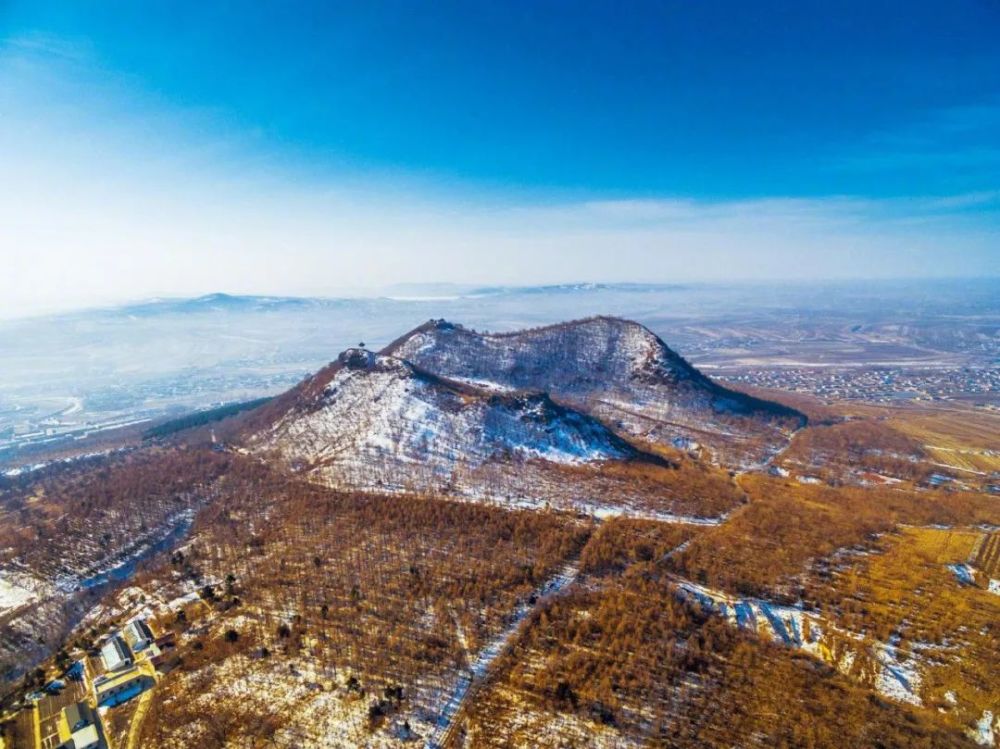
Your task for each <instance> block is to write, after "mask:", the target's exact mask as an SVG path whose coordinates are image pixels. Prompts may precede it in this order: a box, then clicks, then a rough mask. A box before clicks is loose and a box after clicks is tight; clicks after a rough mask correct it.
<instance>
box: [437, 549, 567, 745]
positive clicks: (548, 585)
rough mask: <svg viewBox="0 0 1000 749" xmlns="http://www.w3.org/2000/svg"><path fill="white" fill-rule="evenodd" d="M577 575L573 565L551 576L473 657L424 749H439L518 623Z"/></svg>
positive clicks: (510, 642) (514, 636)
mask: <svg viewBox="0 0 1000 749" xmlns="http://www.w3.org/2000/svg"><path fill="white" fill-rule="evenodd" d="M579 573H580V569H579V565H578V564H577V563H576V562H572V563H570V564H567V565H565V566H564V567H563V568H562V569H560V570H559V572H558V573H557V574H556V575H555V576H553V577H552V578H550V579H549V580H547V581H546V582H545V583H544V584H543V585H542V586H541V587H539V588H538V589H537V590H536V591H535V595H536V598H535V602H534V603H528V602H525V603H523V604H521V605H520V606H519V607H518V608H517V609H516V610H515V612H514V617H513V618H512V619H511V622H510V624H508V625H507V627H506V628H505V629H504V630H503V631H501V632H500V633H499V634H497V635H496V637H494V638H493V639H492V640H490V641H489V643H487V644H486V646H485V647H483V648H482V649H481V650H480V651H479V653H477V654H476V658H475V660H473V661H472V663H471V664H470V666H469V669H468V671H467V672H466V673H463V674H462V675H460V676H459V677H458V681H457V682H456V684H455V686H454V687H453V688H452V690H451V692H450V693H449V694H448V697H447V699H446V700H445V702H444V705H443V706H442V707H441V710H440V711H439V713H438V718H437V722H436V725H435V728H434V731H433V732H432V733H431V735H430V736H429V737H428V739H427V741H426V742H425V744H424V749H441V747H442V746H443V745H444V744H443V742H444V740H445V738H446V737H447V735H448V731H449V729H450V728H451V726H452V724H453V722H454V720H455V717H456V716H457V715H458V714H459V713H460V712H461V711H462V708H463V707H464V706H465V704H466V702H467V700H468V698H469V697H470V696H471V695H472V694H473V692H474V687H477V686H479V685H480V684H481V683H483V681H484V680H485V677H486V675H487V674H488V673H489V670H490V667H491V666H492V665H493V663H494V662H495V661H496V660H497V658H499V657H500V656H501V655H502V654H503V653H504V652H506V651H507V649H508V648H509V647H510V646H511V645H513V644H514V641H515V640H516V639H517V636H518V633H519V632H520V628H521V623H522V622H523V621H524V620H525V619H526V618H527V617H528V615H529V614H530V613H531V612H532V611H533V610H534V609H536V608H537V607H538V606H541V605H542V603H543V599H544V598H545V597H548V596H552V595H556V594H558V593H559V592H561V591H563V590H565V589H566V588H568V587H569V586H570V584H572V582H573V581H574V580H576V578H577V575H579Z"/></svg>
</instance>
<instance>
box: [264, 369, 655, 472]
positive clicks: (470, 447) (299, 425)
mask: <svg viewBox="0 0 1000 749" xmlns="http://www.w3.org/2000/svg"><path fill="white" fill-rule="evenodd" d="M292 392H293V394H294V396H295V397H294V398H292V399H287V400H286V402H285V403H284V404H283V406H282V408H284V409H285V410H284V413H283V414H282V415H281V416H280V417H279V418H278V419H277V421H276V422H275V423H273V425H272V426H270V427H269V428H266V429H264V430H263V431H261V432H260V433H259V434H258V435H257V436H256V438H255V439H254V441H253V442H254V444H255V445H256V447H257V448H258V449H269V450H274V451H276V452H277V453H278V454H279V455H280V456H281V457H282V458H283V459H284V460H285V461H287V462H288V463H290V464H292V465H295V466H297V467H298V468H299V469H300V470H307V471H311V472H314V473H315V474H316V475H318V476H320V477H322V478H324V479H325V480H326V481H327V482H328V483H331V484H335V485H339V486H348V487H358V488H385V489H400V488H406V487H412V488H415V489H421V488H427V487H432V486H433V487H440V486H441V485H443V484H445V483H448V482H449V481H452V480H453V476H452V474H453V473H454V472H455V471H456V470H457V469H462V470H463V471H471V470H475V469H477V468H479V467H481V466H482V465H483V464H484V463H486V462H488V461H502V462H511V461H513V462H517V461H522V462H523V461H524V460H530V459H541V460H543V461H547V462H550V463H555V464H574V465H578V464H583V463H595V462H601V461H608V460H628V459H633V458H637V457H640V453H639V452H638V451H636V450H635V449H634V448H633V447H632V446H630V445H629V444H628V443H627V442H625V441H624V440H622V439H621V438H619V437H618V436H617V435H615V434H614V433H613V432H611V431H610V430H609V429H607V428H606V427H605V426H603V425H602V424H601V423H600V422H598V421H597V420H595V419H593V418H591V417H589V416H586V415H584V414H581V413H579V412H577V411H574V410H573V409H570V408H567V407H565V406H561V405H558V404H556V403H554V402H553V401H552V400H551V399H550V398H549V397H548V396H547V395H545V394H544V393H524V392H519V393H505V392H496V391H495V389H494V390H490V389H482V388H476V387H472V386H469V385H463V384H460V383H456V382H450V381H448V380H447V379H444V378H441V377H438V376H435V375H433V374H430V373H428V372H425V371H422V370H421V369H419V368H418V367H415V366H414V365H412V364H410V363H409V362H407V361H404V360H403V359H400V358H397V357H393V356H386V355H376V354H374V353H372V352H370V351H366V350H364V349H348V350H347V351H345V352H344V353H343V354H341V356H340V358H339V360H338V362H337V363H336V364H334V365H332V366H331V367H328V368H327V369H326V370H324V371H323V372H321V373H320V374H319V375H317V376H316V377H314V378H313V379H312V380H309V381H306V382H305V383H303V385H302V386H300V388H298V389H297V390H296V391H292Z"/></svg>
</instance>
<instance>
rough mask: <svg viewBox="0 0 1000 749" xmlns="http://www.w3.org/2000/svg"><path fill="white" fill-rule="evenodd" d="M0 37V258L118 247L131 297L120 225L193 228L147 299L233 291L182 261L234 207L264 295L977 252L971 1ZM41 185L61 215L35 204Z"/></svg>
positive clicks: (153, 243) (37, 20)
mask: <svg viewBox="0 0 1000 749" xmlns="http://www.w3.org/2000/svg"><path fill="white" fill-rule="evenodd" d="M0 40H2V41H0V44H2V47H0V106H2V107H3V110H4V113H5V114H7V117H5V118H4V119H5V120H6V124H5V125H0V128H5V130H0V148H5V149H6V151H7V157H10V158H11V159H13V160H15V161H16V162H17V163H18V164H19V165H20V169H19V170H18V172H17V174H18V176H19V178H20V180H23V181H27V182H28V183H29V184H28V185H27V186H26V187H27V189H24V188H25V185H23V183H22V184H21V185H19V187H18V188H17V190H16V193H17V195H13V196H11V197H19V200H21V201H22V202H23V203H24V205H23V206H20V207H19V208H18V215H19V216H20V217H21V221H20V223H21V230H22V233H20V234H18V236H17V242H18V244H17V245H16V246H12V245H10V244H8V245H5V246H0V251H3V252H13V251H15V250H17V249H19V248H21V249H23V248H25V247H27V246H32V247H37V246H40V245H44V246H46V247H49V246H50V245H51V246H52V249H51V251H50V250H46V252H50V254H51V255H52V257H54V258H58V257H74V258H88V257H91V256H92V257H94V258H97V259H98V260H99V261H100V262H101V263H103V264H105V265H108V266H109V269H110V270H112V271H113V272H115V273H117V272H118V270H119V269H118V266H119V265H121V264H124V265H125V266H127V268H126V270H127V271H128V272H127V273H125V275H123V276H122V283H123V284H131V285H135V286H136V288H137V290H139V291H146V290H148V291H156V290H160V291H162V292H168V291H170V290H172V289H173V288H174V287H175V286H177V285H178V279H180V278H181V275H178V276H177V277H176V278H175V277H174V276H169V274H168V276H169V277H168V278H167V279H166V281H169V284H168V285H169V286H170V288H163V289H159V287H157V286H156V284H154V283H144V284H137V281H136V279H137V278H138V277H139V276H140V275H141V271H142V268H141V267H138V266H139V265H142V264H141V263H139V264H136V262H135V261H134V260H131V259H124V260H123V259H122V257H121V256H120V253H121V252H125V249H124V247H125V245H127V246H128V247H130V248H132V249H131V250H130V251H131V252H133V253H135V252H139V253H147V254H148V255H149V258H150V260H151V266H150V267H151V268H153V269H154V273H153V275H155V269H156V268H159V267H160V266H161V265H163V264H164V263H166V262H167V261H166V260H164V259H163V256H164V254H169V253H170V251H171V248H172V251H174V252H176V251H177V248H178V247H179V246H180V245H183V246H184V248H186V250H185V251H190V247H191V244H192V243H199V242H200V243H201V252H202V253H203V254H204V256H205V257H208V258H209V259H210V261H209V262H206V263H205V265H206V268H207V270H206V271H205V272H204V273H202V275H200V276H199V277H198V278H197V279H196V280H197V283H195V282H192V283H189V284H186V285H185V284H180V286H183V288H180V287H178V288H177V291H179V292H185V291H188V290H190V291H200V290H204V289H207V288H209V287H213V288H218V287H223V286H225V287H226V288H229V289H230V290H255V291H260V290H263V285H265V284H264V281H266V280H267V279H266V278H264V277H260V278H258V277H256V276H255V275H254V274H253V273H247V274H244V275H240V274H235V275H230V277H229V279H228V280H230V281H231V282H232V283H231V284H230V285H229V286H226V284H225V283H223V282H224V281H226V280H227V279H226V277H225V276H223V275H222V274H221V273H220V272H219V271H218V270H213V268H215V264H216V263H213V262H212V261H211V259H213V258H214V259H215V260H217V261H218V263H217V265H218V266H219V268H220V269H221V268H222V267H223V266H228V267H230V268H231V265H232V260H233V258H234V257H235V255H234V253H235V252H236V249H235V248H234V246H232V243H233V242H234V232H237V233H238V232H239V231H240V228H239V227H241V226H242V227H245V226H246V225H247V224H253V223H254V222H259V223H260V226H259V227H258V228H259V231H258V232H257V233H256V234H255V236H254V237H252V238H249V237H248V238H247V242H249V243H250V244H252V245H253V246H252V247H251V248H250V250H249V256H248V260H250V261H252V262H258V263H259V262H267V261H268V260H269V259H270V260H275V259H277V258H279V257H288V253H292V255H293V256H296V257H298V255H296V253H300V254H301V264H302V265H303V266H304V267H305V268H307V269H308V271H307V276H308V277H303V278H299V277H296V276H295V275H294V274H291V273H288V274H280V273H279V274H278V275H277V276H273V275H272V276H271V279H270V280H271V281H272V282H273V283H274V285H275V286H276V288H275V289H274V290H275V291H299V290H301V291H317V290H322V288H323V287H326V286H328V287H330V288H333V287H336V286H341V285H378V283H379V282H381V281H383V280H384V281H386V282H397V281H403V280H426V281H429V280H435V279H438V278H440V279H443V280H471V281H485V280H498V281H504V282H517V281H523V282H526V283H531V282H535V281H552V280H577V279H578V278H586V279H591V278H602V277H608V276H621V275H632V276H634V277H635V278H636V280H642V279H641V277H642V276H652V279H651V280H670V279H671V278H673V277H677V276H682V275H685V274H688V275H692V276H696V277H705V278H714V277H722V276H725V275H726V273H725V272H723V271H725V270H726V267H728V269H729V270H730V271H731V274H732V275H743V274H750V275H753V274H751V273H750V271H751V270H752V269H753V268H755V267H756V268H764V269H766V270H767V272H768V274H770V275H781V274H782V271H784V275H789V276H813V275H815V276H844V275H893V269H894V268H895V269H897V270H898V274H899V275H911V274H912V275H934V274H936V273H940V274H947V275H961V274H966V275H983V274H987V273H996V272H997V270H998V269H1000V249H997V247H998V243H1000V236H998V231H1000V176H998V175H1000V51H998V50H1000V42H998V40H1000V3H998V2H996V0H959V1H958V2H949V3H947V4H942V3H939V2H933V3H932V2H920V1H916V2H913V1H910V2H873V1H872V0H868V1H867V2H837V3H830V2H809V1H806V2H802V1H800V2H794V3H792V2H781V3H774V2H753V3H748V2H707V1H706V2H658V3H642V2H630V3H612V2H602V3H596V2H569V1H566V2H462V3H458V2H454V3H449V2H434V3H418V2H394V3H389V2H355V3H316V4H315V5H310V4H296V3H278V2H275V3H212V2H207V3H206V2H192V3H185V2H171V3H141V2H134V3H130V4H125V3H115V2H66V3H47V2H39V1H38V0H32V1H27V2H16V1H15V2H13V3H11V2H6V3H5V2H4V0H0ZM8 189H12V188H9V187H8ZM53 193H54V194H56V195H62V196H63V197H64V198H65V199H66V200H67V201H68V202H69V203H70V204H71V205H72V206H73V207H74V209H75V210H79V211H80V212H81V213H83V214H85V215H86V220H85V221H83V223H82V224H81V220H82V219H78V220H70V219H67V218H66V215H65V214H66V211H60V210H57V209H56V206H54V205H51V204H50V205H49V210H51V212H52V215H51V216H46V214H45V203H46V201H45V200H43V199H42V196H44V195H50V196H51V195H52V194H53ZM31 196H34V197H31ZM320 196H324V197H320ZM324 201H328V202H324ZM157 205H159V206H160V207H161V209H162V210H158V209H157V208H155V207H154V206H157ZM213 205H215V206H217V208H218V213H217V215H215V216H213V215H212V214H211V212H210V211H209V210H208V208H209V207H211V206H213ZM99 210H106V211H107V212H108V213H109V214H111V215H112V216H113V218H114V220H112V219H111V218H107V219H102V220H100V221H96V220H95V219H94V218H93V213H94V211H99ZM69 213H70V214H72V213H73V210H69ZM157 213H159V214H160V219H161V220H162V221H163V222H164V227H163V230H162V231H159V232H153V231H152V227H154V226H156V224H155V221H154V219H155V215H153V214H157ZM271 214H273V215H271ZM241 215H242V218H241ZM29 216H30V217H31V218H28V217H29ZM282 216H284V219H283V218H282ZM324 216H325V217H326V218H327V223H324V221H323V217H324ZM289 217H295V218H296V219H297V220H296V221H291V220H290V219H289ZM283 220H284V221H286V222H287V223H285V224H282V221H283ZM151 221H153V223H151ZM185 221H187V222H189V224H190V226H191V227H193V228H192V229H191V231H190V234H183V233H182V234H180V235H178V236H173V237H168V238H167V239H163V235H164V234H167V235H169V234H170V233H171V232H174V231H176V230H177V226H178V225H179V224H182V223H184V222H185ZM33 222H34V223H40V224H44V225H45V226H44V230H42V229H39V228H38V227H34V226H33ZM67 224H68V226H64V225H67ZM143 227H146V230H147V231H149V232H150V235H149V236H145V235H144V234H143ZM244 230H246V229H245V228H244ZM154 234H158V235H159V238H158V237H157V236H154ZM262 235H263V236H264V239H262V238H261V236H262ZM123 236H124V237H127V238H128V242H124V241H123ZM85 237H91V238H92V239H93V241H90V240H87V239H85ZM199 237H200V238H201V239H200V240H199ZM824 237H827V238H828V240H829V241H828V242H827V243H825V244H824V242H823V238H824ZM251 239H252V241H250V240H251ZM227 242H229V243H230V244H227ZM247 242H245V243H244V246H246V244H247ZM60 243H62V245H63V250H62V252H63V253H64V254H62V255H61V254H60V252H57V251H56V248H55V245H59V244H60ZM171 243H172V244H171ZM518 243H520V244H518ZM110 245H114V246H119V247H120V248H121V249H120V250H119V251H117V252H118V253H119V254H115V252H116V251H114V250H111V249H109V246H110ZM306 245H310V246H311V249H310V248H307V247H306ZM741 245H745V246H741ZM516 246H522V247H525V246H526V247H529V248H530V249H529V250H525V251H523V252H521V254H519V251H518V250H517V249H516ZM139 248H141V249H139ZM442 248H443V249H442ZM463 248H464V252H463ZM768 248H773V253H772V254H773V259H772V258H771V255H768V254H767V253H769V252H770V250H769V249H768ZM618 250H623V251H624V256H623V257H624V259H627V260H628V262H629V263H631V264H633V269H632V272H631V274H626V273H624V272H623V269H622V268H620V267H619V265H618V264H609V262H608V261H607V260H606V258H607V256H608V254H609V253H612V252H617V251H618ZM479 251H481V252H482V253H492V254H496V253H498V252H506V253H509V254H510V257H511V263H510V264H509V266H508V267H499V266H495V265H492V264H490V263H487V264H486V266H485V267H479V265H478V264H476V263H475V262H473V261H472V260H466V261H463V258H467V257H468V256H469V255H474V254H476V252H479ZM310 252H311V253H312V254H309V253H310ZM88 253H89V254H88ZM102 253H103V254H102ZM282 253H284V254H282ZM358 253H362V254H365V253H367V254H368V255H369V257H370V259H372V263H373V264H372V265H371V266H364V265H363V264H359V262H358V260H357V258H356V257H354V256H356V255H357V254H358ZM347 254H350V255H351V256H352V257H347V256H346V255H347ZM318 255H321V256H322V258H324V259H323V260H320V259H318V257H317V256H318ZM540 255H545V256H552V257H553V258H555V260H553V261H552V262H551V264H549V263H547V262H542V261H541V260H540ZM415 256H422V259H421V260H420V261H419V262H417V261H414V260H413V257H415ZM839 256H843V257H844V260H842V261H837V260H836V258H837V257H839ZM602 257H603V258H605V259H604V260H602ZM706 257H709V258H711V262H710V263H707V264H703V263H700V262H699V258H702V260H704V258H706ZM796 258H798V259H800V260H801V266H802V267H801V268H799V269H797V270H795V272H792V270H791V269H790V268H789V261H790V259H796ZM859 259H862V260H866V261H867V262H868V263H870V267H869V266H868V265H865V263H862V264H861V265H859V264H858V262H859ZM644 260H645V261H647V262H643V261H644ZM462 262H467V263H468V267H457V264H461V263H462ZM376 266H377V267H376ZM25 272H27V270H26V271H25ZM323 274H329V276H330V278H329V282H328V283H321V282H320V279H319V276H322V275H323ZM161 278H163V276H162V274H161ZM166 281H165V282H166ZM95 282H96V281H95ZM340 282H342V283H340ZM136 284H137V285H136ZM310 284H311V285H310ZM65 285H66V284H62V285H58V286H59V288H60V289H62V292H60V293H65ZM278 287H280V288H278ZM307 287H308V288H307ZM102 293H104V292H103V291H102ZM81 300H82V297H81Z"/></svg>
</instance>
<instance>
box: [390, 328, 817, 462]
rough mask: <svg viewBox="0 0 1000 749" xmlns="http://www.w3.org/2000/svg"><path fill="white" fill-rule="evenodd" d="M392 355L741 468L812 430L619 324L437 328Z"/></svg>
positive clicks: (410, 338) (417, 334) (413, 336)
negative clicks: (544, 399) (539, 396)
mask: <svg viewBox="0 0 1000 749" xmlns="http://www.w3.org/2000/svg"><path fill="white" fill-rule="evenodd" d="M383 353H385V354H390V355H392V356H396V357H399V358H402V359H405V360H407V361H409V362H412V363H413V364H415V365H416V366H418V367H420V368H421V369H424V370H426V371H429V372H433V373H434V374H436V375H438V376H441V377H447V378H450V379H452V380H456V381H458V382H466V383H470V384H474V385H477V386H479V387H492V388H495V389H498V390H501V391H522V390H529V391H541V392H545V393H548V394H549V395H550V396H551V397H552V398H553V399H554V400H555V401H556V402H559V403H563V404H565V405H568V406H571V407H573V408H575V409H577V410H579V411H582V412H584V413H587V414H590V415H592V416H594V417H596V418H598V419H600V420H601V421H602V422H604V423H605V424H607V425H608V426H609V427H611V428H612V429H613V430H615V431H617V432H619V433H621V434H625V435H628V436H630V437H633V438H639V439H642V440H645V441H649V442H653V443H660V444H671V443H672V444H675V445H681V446H684V447H688V446H691V445H692V444H693V443H698V444H699V445H706V446H708V447H709V448H710V449H711V450H712V451H713V452H714V453H715V454H716V455H718V456H719V457H720V458H722V459H723V460H725V461H727V462H732V463H737V464H750V463H755V462H760V461H762V460H764V459H766V458H767V457H768V455H770V454H771V453H773V452H774V451H775V450H777V449H779V448H780V447H781V446H783V445H784V444H785V443H786V441H787V438H788V435H789V434H790V432H791V431H793V430H794V429H796V428H797V427H799V426H801V425H802V424H803V423H804V421H805V417H803V416H802V414H800V413H798V412H796V411H794V410H792V409H790V408H787V407H785V406H781V405H779V404H777V403H772V402H769V401H764V400H760V399H757V398H752V397H750V396H747V395H744V394H742V393H737V392H734V391H732V390H728V389H726V388H723V387H722V386H720V385H717V384H716V383H714V382H712V381H711V380H710V379H708V378H707V377H705V376H704V375H703V374H701V373H700V372H699V371H698V370H696V369H695V368H694V367H692V366H691V365H690V364H688V363H687V361H685V360H684V359H683V358H682V357H681V356H679V355H678V354H676V353H675V352H674V351H672V350H671V349H670V348H668V347H667V345H666V344H665V343H663V341H661V340H660V339H659V338H658V337H657V336H656V335H654V334H653V333H651V332H650V331H649V330H647V329H646V328H645V327H643V326H642V325H639V324H638V323H635V322H630V321H627V320H621V319H617V318H610V317H595V318H590V319H586V320H580V321H575V322H569V323H561V324H558V325H551V326H547V327H542V328H536V329H533V330H526V331H520V332H515V333H503V334H484V333H477V332H475V331H472V330H467V329H465V328H463V327H461V326H458V325H453V324H451V323H448V322H445V321H443V320H439V321H431V322H429V323H426V324H425V325H422V326H420V327H419V328H417V329H416V330H414V331H413V332H411V333H409V334H408V335H406V336H404V337H403V338H400V339H399V340H397V341H395V342H394V343H393V344H391V345H390V346H389V347H387V348H386V349H385V350H384V352H383Z"/></svg>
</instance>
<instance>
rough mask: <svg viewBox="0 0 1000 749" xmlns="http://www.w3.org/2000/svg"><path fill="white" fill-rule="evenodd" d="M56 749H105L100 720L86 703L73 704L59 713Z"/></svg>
mask: <svg viewBox="0 0 1000 749" xmlns="http://www.w3.org/2000/svg"><path fill="white" fill-rule="evenodd" d="M56 731H57V732H58V734H59V745H58V746H57V747H56V749H106V747H107V744H106V743H105V742H104V736H103V734H102V732H101V720H100V718H99V717H98V716H97V713H95V712H94V710H93V709H92V708H91V707H90V705H88V704H87V703H86V702H74V703H72V704H70V705H67V706H66V707H64V708H63V709H62V711H61V712H60V713H59V718H58V720H57V722H56Z"/></svg>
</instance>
